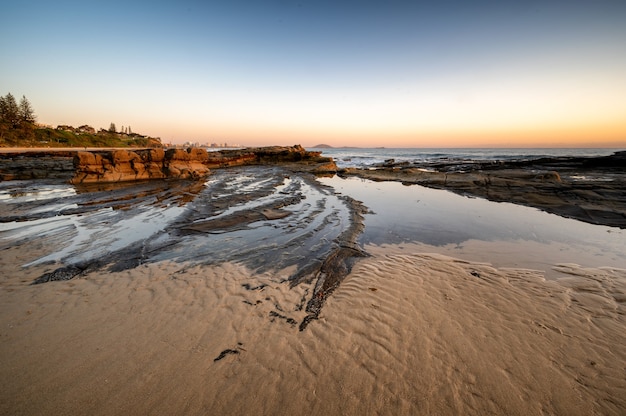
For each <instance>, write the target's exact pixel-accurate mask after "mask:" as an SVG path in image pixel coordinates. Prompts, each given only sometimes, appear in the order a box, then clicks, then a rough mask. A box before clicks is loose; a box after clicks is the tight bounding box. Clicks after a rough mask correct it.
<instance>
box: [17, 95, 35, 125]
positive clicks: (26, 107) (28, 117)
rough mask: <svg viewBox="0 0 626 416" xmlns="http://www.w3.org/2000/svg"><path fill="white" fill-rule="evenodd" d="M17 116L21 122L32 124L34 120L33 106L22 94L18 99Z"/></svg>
mask: <svg viewBox="0 0 626 416" xmlns="http://www.w3.org/2000/svg"><path fill="white" fill-rule="evenodd" d="M18 116H19V120H20V121H21V122H23V123H30V124H32V123H34V122H35V120H36V117H35V111H33V107H32V106H31V105H30V102H28V100H27V99H26V96H25V95H22V99H21V100H20V105H19V108H18Z"/></svg>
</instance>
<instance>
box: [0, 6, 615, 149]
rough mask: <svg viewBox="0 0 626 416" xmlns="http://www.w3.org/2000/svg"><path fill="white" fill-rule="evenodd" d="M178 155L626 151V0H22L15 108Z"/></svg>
mask: <svg viewBox="0 0 626 416" xmlns="http://www.w3.org/2000/svg"><path fill="white" fill-rule="evenodd" d="M8 92H10V93H12V94H13V95H14V96H15V97H17V98H18V99H19V98H21V97H22V95H24V96H26V98H27V99H28V100H29V101H30V103H31V104H32V106H33V108H34V110H35V113H36V115H37V118H38V122H40V123H43V124H49V125H52V126H56V125H59V124H67V125H73V126H79V125H83V124H88V125H91V126H93V127H95V128H96V129H98V128H105V129H108V127H109V125H110V124H111V123H112V122H113V123H115V124H116V126H117V127H118V129H119V128H121V126H131V128H132V130H133V131H134V132H138V133H141V134H146V135H151V136H156V137H160V138H161V139H162V141H163V143H183V142H187V141H191V142H200V143H206V142H209V143H212V142H215V143H224V142H226V143H230V144H241V145H246V146H262V145H291V144H302V145H304V146H313V145H316V144H321V143H324V144H329V145H332V146H359V147H379V146H384V147H626V1H623V0H595V1H591V0H587V1H578V0H569V1H549V0H543V1H538V2H534V1H523V2H521V1H514V2H510V1H506V0H502V1H445V0H443V1H433V2H421V1H393V0H388V1H383V0H381V1H368V0H363V1H341V0H337V1H324V0H319V1H261V0H259V1H237V0H232V1H219V2H211V1H188V0H178V1H158V0H156V1H133V0H127V1H117V0H110V1H94V2H90V1H84V0H81V1H64V0H59V1H54V2H52V1H49V0H48V1H39V0H35V1H30V0H22V1H14V2H5V3H4V4H3V5H1V6H0V94H1V95H6V93H8Z"/></svg>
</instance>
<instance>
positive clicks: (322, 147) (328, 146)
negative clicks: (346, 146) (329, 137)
mask: <svg viewBox="0 0 626 416" xmlns="http://www.w3.org/2000/svg"><path fill="white" fill-rule="evenodd" d="M332 148H333V147H332V146H331V145H328V144H317V145H315V146H313V149H332Z"/></svg>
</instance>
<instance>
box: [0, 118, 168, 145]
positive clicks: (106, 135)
mask: <svg viewBox="0 0 626 416" xmlns="http://www.w3.org/2000/svg"><path fill="white" fill-rule="evenodd" d="M162 146H163V145H162V144H161V139H159V138H154V137H148V136H143V135H141V134H137V133H130V134H126V133H119V132H111V131H108V130H103V129H101V130H100V131H98V132H96V131H95V129H94V128H93V127H90V126H81V127H76V128H75V127H72V126H58V127H57V128H52V127H42V126H37V125H35V124H30V123H22V124H20V125H19V126H13V125H11V124H9V123H4V122H0V147H162Z"/></svg>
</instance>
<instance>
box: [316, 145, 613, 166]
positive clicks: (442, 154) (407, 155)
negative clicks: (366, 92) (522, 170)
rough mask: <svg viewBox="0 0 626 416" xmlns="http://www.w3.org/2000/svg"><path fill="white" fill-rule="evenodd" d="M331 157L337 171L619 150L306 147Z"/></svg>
mask: <svg viewBox="0 0 626 416" xmlns="http://www.w3.org/2000/svg"><path fill="white" fill-rule="evenodd" d="M307 150H311V151H318V152H319V151H321V152H322V155H323V156H329V157H332V158H333V159H334V160H335V163H336V164H337V166H338V167H339V168H348V167H360V168H362V167H372V166H376V165H380V164H382V163H384V162H385V161H386V160H389V159H394V161H395V162H410V163H414V164H431V163H463V162H483V161H485V162H489V161H513V160H532V159H540V158H544V157H590V156H609V155H612V154H613V153H615V152H616V151H619V150H623V149H619V148H386V147H377V148H360V147H335V148H319V147H313V148H307Z"/></svg>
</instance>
